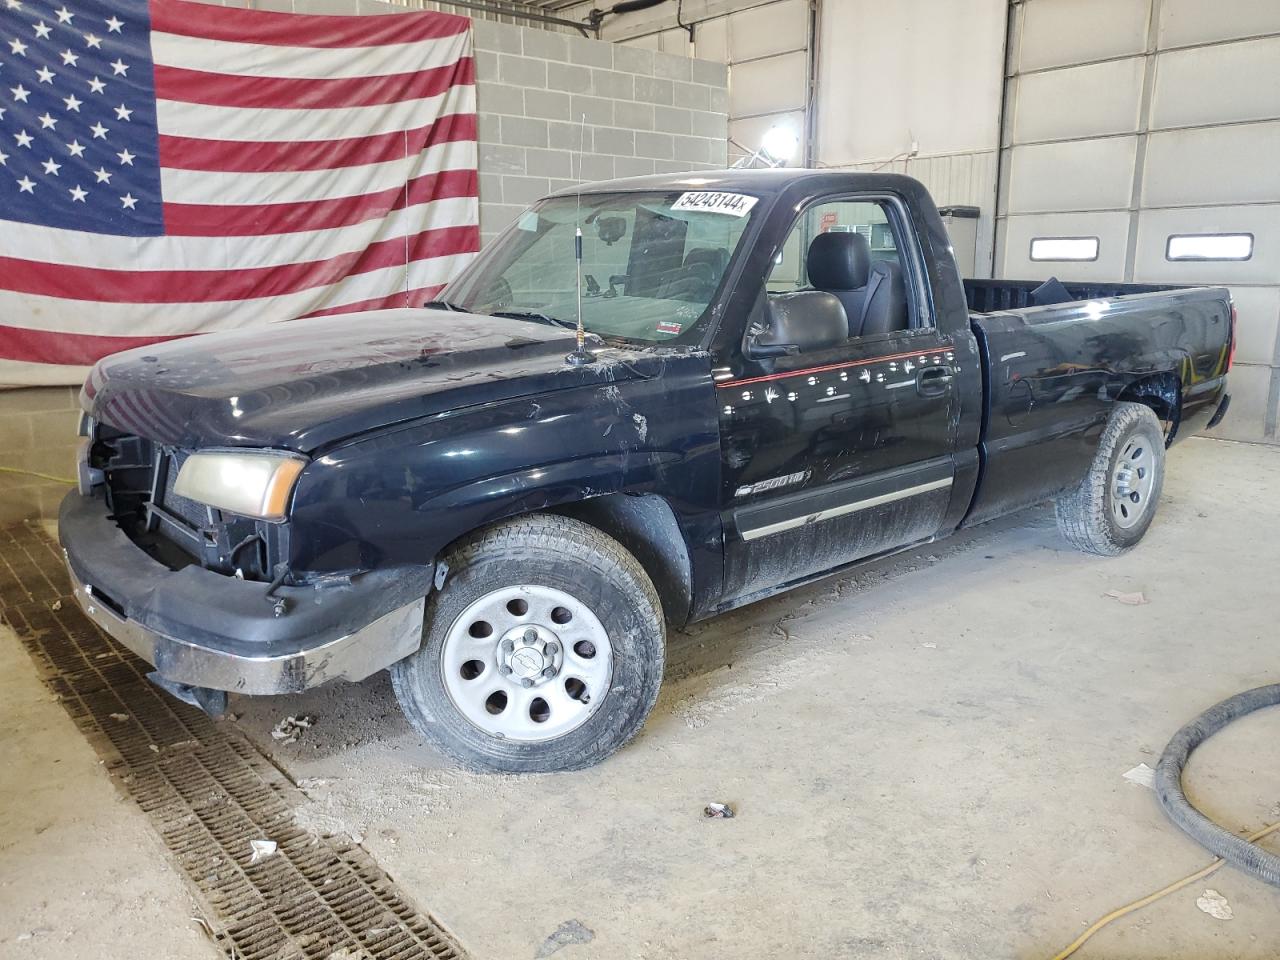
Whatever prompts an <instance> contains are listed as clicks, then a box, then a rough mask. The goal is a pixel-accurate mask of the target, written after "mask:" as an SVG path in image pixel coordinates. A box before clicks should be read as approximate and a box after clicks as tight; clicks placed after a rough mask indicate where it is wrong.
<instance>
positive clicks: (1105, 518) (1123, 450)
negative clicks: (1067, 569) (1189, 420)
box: [1057, 403, 1165, 557]
mask: <svg viewBox="0 0 1280 960" xmlns="http://www.w3.org/2000/svg"><path fill="white" fill-rule="evenodd" d="M1164 454H1165V447H1164V432H1163V430H1161V428H1160V421H1159V420H1158V419H1157V418H1156V415H1155V414H1154V413H1153V412H1152V410H1151V408H1150V407H1147V406H1144V405H1142V404H1140V403H1117V404H1116V405H1115V409H1114V410H1113V411H1112V413H1111V419H1110V421H1109V422H1108V423H1107V428H1106V429H1105V430H1104V431H1103V433H1102V437H1101V438H1100V440H1099V441H1098V451H1097V454H1096V455H1095V456H1094V460H1093V464H1092V465H1091V466H1090V468H1089V472H1088V473H1087V474H1085V477H1084V479H1083V480H1081V481H1080V485H1079V486H1078V487H1076V488H1075V489H1074V490H1072V491H1071V492H1069V493H1067V494H1064V495H1063V496H1062V497H1061V498H1060V499H1059V500H1058V501H1057V516H1058V529H1059V530H1060V531H1062V535H1063V536H1064V537H1066V538H1067V540H1068V541H1070V542H1071V544H1072V545H1073V546H1075V547H1078V548H1079V549H1081V550H1084V551H1086V552H1088V553H1096V554H1099V555H1100V556H1106V557H1115V556H1119V555H1120V554H1122V553H1124V552H1125V551H1127V550H1129V549H1130V548H1132V547H1133V546H1134V545H1135V544H1136V543H1137V542H1138V541H1139V540H1141V539H1142V538H1143V536H1144V535H1145V534H1146V532H1147V528H1148V527H1150V526H1151V521H1152V520H1153V519H1154V518H1155V512H1156V507H1157V505H1158V502H1159V500H1160V491H1161V488H1162V487H1163V485H1164Z"/></svg>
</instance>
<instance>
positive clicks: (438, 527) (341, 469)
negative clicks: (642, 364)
mask: <svg viewBox="0 0 1280 960" xmlns="http://www.w3.org/2000/svg"><path fill="white" fill-rule="evenodd" d="M655 363H656V367H655V368H653V370H652V373H653V375H651V376H644V375H639V376H637V375H636V374H637V373H640V374H644V373H648V372H650V371H649V370H636V369H635V368H634V367H633V368H628V369H629V370H630V373H628V372H627V371H617V370H616V369H612V368H602V369H601V371H600V380H599V382H598V383H596V384H590V385H586V386H578V387H574V388H572V389H566V390H559V391H553V392H549V393H544V394H539V395H537V396H534V397H529V398H523V399H520V400H512V401H503V402H499V403H495V404H485V405H480V406H476V407H471V408H467V409H464V410H459V411H452V412H450V413H447V414H441V415H438V416H435V417H430V418H427V419H424V420H421V421H417V422H414V423H411V424H408V425H404V426H401V427H399V428H396V429H392V430H387V431H384V432H381V433H379V434H377V435H373V436H369V437H365V438H361V439H357V440H355V441H353V442H350V443H347V444H344V445H343V446H341V447H340V448H337V449H334V450H330V451H328V452H326V453H324V454H322V455H321V456H319V457H317V458H315V459H314V460H313V461H312V463H311V464H310V465H309V466H308V468H307V469H306V470H305V471H304V473H303V475H302V477H300V478H299V482H298V487H297V489H296V491H295V493H294V502H293V509H292V511H291V519H290V543H291V551H292V566H293V569H294V572H295V574H301V575H305V574H307V573H327V572H334V571H350V570H376V569H381V568H384V567H389V566H395V565H398V564H402V563H410V562H412V563H423V562H426V561H428V560H430V559H431V558H432V557H434V556H436V555H438V554H439V553H440V551H441V550H442V549H443V548H444V547H445V546H447V545H448V544H449V543H451V542H452V541H454V540H456V539H457V538H458V537H460V536H463V535H464V534H466V533H468V532H470V531H472V530H475V529H477V528H479V527H482V526H485V525H486V524H489V523H493V522H495V521H497V520H501V519H503V518H505V517H509V516H514V515H517V514H520V513H526V512H529V511H532V510H542V509H549V508H552V507H557V506H563V505H565V504H569V503H575V502H578V501H582V500H586V499H589V498H592V497H595V496H600V495H604V494H610V493H656V494H660V495H661V496H663V497H664V498H665V499H666V500H667V501H668V503H670V505H671V507H672V509H673V510H674V511H675V513H676V515H677V517H678V518H679V519H680V520H681V526H682V529H684V530H686V531H693V533H692V534H691V539H692V541H693V542H691V543H690V549H691V552H693V551H697V550H698V546H699V545H698V543H697V540H698V538H700V537H703V536H708V537H714V534H713V533H712V532H709V531H711V530H712V528H711V526H710V525H709V522H708V521H707V519H706V518H707V517H709V516H710V517H715V516H718V512H717V498H718V490H719V469H720V467H719V465H720V450H719V429H718V425H717V420H716V412H715V411H716V408H715V396H714V389H713V387H712V381H711V372H710V361H709V359H708V358H707V357H706V355H699V354H695V355H687V356H675V357H663V358H661V360H660V362H657V361H655Z"/></svg>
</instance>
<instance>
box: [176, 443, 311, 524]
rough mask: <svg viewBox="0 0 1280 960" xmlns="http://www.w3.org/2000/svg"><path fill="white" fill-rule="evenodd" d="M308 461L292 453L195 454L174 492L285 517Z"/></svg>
mask: <svg viewBox="0 0 1280 960" xmlns="http://www.w3.org/2000/svg"><path fill="white" fill-rule="evenodd" d="M306 465H307V462H306V461H305V460H303V459H302V458H301V457H298V456H295V455H294V454H290V453H277V452H275V451H268V450H264V451H251V452H235V453H230V452H226V453H193V454H192V455H191V456H189V457H187V460H186V463H184V464H183V465H182V469H181V470H179V471H178V479H177V480H176V481H175V482H174V485H173V492H174V493H176V494H178V496H180V497H186V498H187V499H188V500H195V501H197V502H198V503H204V504H208V505H209V506H211V507H216V508H217V509H219V510H229V511H230V512H232V513H239V514H243V515H244V516H246V517H259V518H260V519H263V520H283V519H284V515H285V509H286V508H287V507H288V504H289V494H290V493H292V492H293V485H294V483H295V482H296V481H297V479H298V474H300V473H302V468H303V467H305V466H306Z"/></svg>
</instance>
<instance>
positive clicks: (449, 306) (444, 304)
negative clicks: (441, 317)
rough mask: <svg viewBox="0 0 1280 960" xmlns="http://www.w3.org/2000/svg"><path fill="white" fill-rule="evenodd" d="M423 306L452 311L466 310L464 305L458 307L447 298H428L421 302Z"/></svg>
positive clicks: (464, 311) (463, 311) (461, 311)
mask: <svg viewBox="0 0 1280 960" xmlns="http://www.w3.org/2000/svg"><path fill="white" fill-rule="evenodd" d="M423 306H424V307H428V308H430V309H432V310H439V309H441V308H443V309H445V310H452V311H453V312H454V313H466V312H467V309H466V307H460V306H458V305H457V304H456V303H450V302H449V301H448V300H428V301H427V302H426V303H424V304H423Z"/></svg>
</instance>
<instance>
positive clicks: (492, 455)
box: [61, 170, 1234, 771]
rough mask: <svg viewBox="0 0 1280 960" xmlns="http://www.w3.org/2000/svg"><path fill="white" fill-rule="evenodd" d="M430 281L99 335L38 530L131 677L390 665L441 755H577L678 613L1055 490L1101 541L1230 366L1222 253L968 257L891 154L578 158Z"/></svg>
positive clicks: (650, 675)
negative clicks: (1151, 272) (566, 188)
mask: <svg viewBox="0 0 1280 960" xmlns="http://www.w3.org/2000/svg"><path fill="white" fill-rule="evenodd" d="M578 235H580V236H581V239H576V237H577V236H578ZM577 251H581V252H580V253H578V252H577ZM438 296H439V299H438V300H435V301H432V302H431V303H430V304H427V305H426V308H425V309H402V310H387V311H379V312H374V313H368V314H355V315H347V316H340V317H331V318H323V319H314V320H301V321H294V322H290V323H280V324H273V325H268V326H265V327H260V328H256V329H253V330H246V331H243V332H234V333H227V334H218V335H211V336H207V337H201V338H196V339H191V340H185V341H181V342H175V343H172V344H167V345H163V346H155V347H148V348H145V349H144V350H139V351H132V352H129V353H123V354H118V355H115V356H112V357H108V358H106V359H104V360H103V361H101V362H100V363H99V364H98V365H97V366H96V367H95V368H94V369H93V371H92V373H91V375H90V376H89V379H88V381H87V382H86V384H85V386H84V390H83V392H82V395H81V401H82V405H83V407H84V410H85V414H86V416H85V419H84V423H83V427H82V432H83V434H84V437H85V439H84V443H83V454H82V458H81V465H80V480H81V482H80V489H79V490H78V491H77V492H73V493H71V494H70V495H69V496H68V497H67V498H66V500H65V502H64V503H63V506H62V511H61V539H62V543H63V546H64V549H65V552H66V557H67V563H68V568H69V570H70V573H71V576H72V579H73V584H74V585H75V588H76V594H77V597H78V599H79V600H80V603H81V604H82V606H83V607H84V608H85V610H86V611H87V613H88V614H89V616H90V617H91V618H93V619H94V620H95V621H97V622H98V623H99V624H100V625H101V626H102V627H103V628H104V629H105V630H107V631H108V632H109V633H111V634H112V635H113V636H115V637H116V638H117V639H119V640H120V641H121V642H122V643H123V644H125V645H126V646H128V647H129V648H130V649H132V650H134V651H135V652H136V653H138V654H140V655H141V656H142V657H144V658H146V659H147V660H148V661H149V662H151V663H153V664H154V665H155V667H156V673H155V674H154V675H153V677H154V678H155V679H156V680H157V682H160V683H161V684H162V685H165V686H166V687H167V688H168V689H170V690H171V691H173V692H174V693H176V694H178V695H179V696H183V697H185V698H187V699H190V700H192V701H193V702H198V703H200V704H201V705H203V706H205V707H206V709H210V710H215V711H216V710H217V709H219V708H220V707H221V706H222V705H223V704H225V693H223V692H224V691H231V692H237V693H242V694H278V693H288V692H293V691H299V690H302V689H305V688H307V687H311V686H315V685H317V684H320V683H323V682H326V681H329V680H332V679H335V678H345V679H348V680H360V679H363V678H364V677H366V676H369V675H370V674H372V673H374V672H376V671H378V670H381V669H385V668H390V669H391V672H392V680H393V683H394V687H395V690H396V693H397V696H398V698H399V700H400V702H401V705H402V706H403V708H404V710H405V712H406V714H407V715H408V717H409V719H410V720H411V721H412V722H413V723H414V724H415V726H416V727H417V728H418V729H419V730H420V731H421V732H422V733H423V734H424V735H425V736H426V737H428V738H429V739H430V740H432V741H433V742H434V743H435V744H437V745H438V746H439V747H440V748H442V749H443V750H444V751H446V752H447V753H449V754H450V755H451V756H453V757H454V758H456V759H457V760H458V761H459V762H460V763H463V764H466V765H469V766H472V767H475V768H482V769H496V770H525V771H530V770H555V769H572V768H578V767H583V766H587V765H589V764H592V763H595V762H597V761H599V760H600V759H602V758H603V757H605V756H607V755H608V754H609V753H611V752H612V751H613V750H615V749H617V748H618V747H619V746H620V745H621V744H622V743H624V742H625V741H626V740H627V739H628V738H629V737H630V736H632V735H633V734H634V733H635V732H636V731H637V730H638V729H639V728H640V726H641V724H642V723H643V721H644V718H645V716H646V715H647V713H648V711H649V709H650V708H651V707H652V705H653V702H654V700H655V699H656V697H657V693H658V688H659V685H660V683H661V677H662V664H663V657H664V645H665V629H666V624H667V623H674V624H682V623H686V622H688V621H690V620H695V619H699V618H703V617H707V616H711V615H713V614H716V613H718V612H721V611H724V610H727V609H730V608H733V607H736V606H739V605H742V604H744V603H749V602H751V601H753V600H757V599H759V598H762V597H765V596H768V595H771V594H774V593H777V592H779V591H781V590H786V589H789V588H791V587H794V586H797V585H799V584H803V583H806V582H809V581H812V580H814V579H817V578H819V577H823V576H827V575H830V574H832V573H834V572H838V571H841V570H844V569H846V568H848V567H849V566H851V565H853V564H857V563H861V562H865V561H867V560H870V559H872V558H875V557H880V556H884V555H886V554H888V553H891V552H894V551H897V550H902V549H905V548H907V547H911V546H914V545H917V544H920V543H923V542H927V541H929V540H932V539H936V538H939V537H944V536H946V535H948V534H950V533H952V532H954V531H956V530H957V529H959V528H961V527H966V526H971V525H973V524H976V523H981V522H983V521H985V520H989V519H991V518H993V517H997V516H1001V515H1004V514H1007V513H1009V512H1011V511H1014V510H1017V509H1019V508H1022V507H1025V506H1027V505H1030V504H1034V503H1037V502H1041V501H1044V500H1047V499H1053V500H1055V501H1056V502H1057V513H1058V518H1059V523H1060V527H1061V529H1062V532H1063V534H1064V535H1065V536H1066V537H1067V538H1068V540H1070V541H1071V542H1072V543H1074V544H1076V545H1077V546H1079V547H1081V548H1082V549H1085V550H1088V551H1091V552H1093V553H1098V554H1102V555H1114V554H1117V553H1120V552H1123V551H1125V550H1128V549H1130V548H1131V547H1132V546H1134V544H1136V543H1137V542H1138V540H1140V539H1141V537H1142V536H1143V534H1144V533H1145V532H1146V529H1147V527H1148V526H1149V524H1150V523H1151V522H1152V519H1153V516H1154V514H1155V510H1156V505H1157V502H1158V499H1159V495H1160V489H1161V483H1162V481H1163V476H1164V465H1165V461H1164V452H1165V448H1166V446H1167V445H1168V444H1169V443H1171V442H1172V441H1173V440H1175V439H1176V438H1179V437H1183V436H1186V435H1188V434H1191V433H1194V432H1195V431H1197V430H1199V429H1201V428H1203V427H1205V426H1206V425H1208V424H1210V423H1211V422H1213V421H1215V420H1216V419H1220V418H1221V416H1222V415H1223V413H1224V412H1225V410H1226V407H1227V403H1228V396H1227V393H1226V377H1227V372H1228V369H1229V367H1230V362H1231V353H1232V348H1233V324H1234V311H1233V307H1232V305H1231V301H1230V297H1229V295H1228V293H1227V291H1226V290H1223V289H1209V288H1194V289H1192V288H1181V289H1180V288H1158V287H1149V286H1147V287H1140V286H1134V285H1128V286H1126V285H1119V284H1117V285H1110V286H1098V285H1092V286H1087V287H1081V286H1077V285H1073V284H1066V285H1063V284H1059V283H1057V282H1056V281H1051V282H1049V283H1043V284H1042V283H1035V282H1018V281H969V282H962V281H961V280H960V278H959V274H958V272H957V270H956V266H955V263H954V261H953V259H952V257H951V252H950V245H949V243H948V240H947V236H946V233H945V231H944V228H943V225H942V222H941V220H940V219H939V217H938V214H937V210H936V208H935V207H934V204H933V202H932V200H931V199H930V197H929V195H928V193H927V192H926V191H925V189H924V188H923V187H922V186H921V185H920V184H919V183H918V182H916V181H914V180H912V179H910V178H907V177H901V176H896V175H880V174H856V173H838V172H830V171H796V170H773V171H738V170H732V171H723V172H711V173H706V172H704V173H699V174H697V175H696V176H695V175H688V176H660V177H645V178H638V179H631V180H619V181H612V182H608V183H600V184H592V185H589V186H584V187H583V188H582V189H581V192H580V193H577V192H563V193H561V194H557V195H555V196H552V197H549V198H547V199H546V200H543V201H541V202H540V203H538V204H536V205H535V206H534V207H533V208H532V209H531V210H529V211H527V212H525V213H524V214H523V215H522V216H521V217H520V218H519V219H518V220H517V222H516V223H515V224H513V225H512V226H511V227H510V228H509V229H508V230H507V231H506V232H505V233H504V234H503V235H502V236H501V237H499V238H498V239H497V240H495V241H494V242H493V243H492V244H490V245H489V246H488V247H487V248H486V249H485V250H484V251H483V252H482V253H481V254H480V255H479V257H478V258H477V259H476V260H475V261H473V262H472V263H471V264H470V265H469V266H468V267H467V268H466V269H465V270H464V272H463V273H462V274H461V275H460V276H459V277H458V278H457V279H456V280H455V281H453V282H452V283H451V284H450V285H449V286H448V287H446V288H445V289H444V290H443V291H442V292H441V293H440V294H439V295H438Z"/></svg>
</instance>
